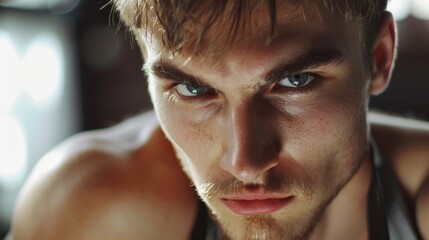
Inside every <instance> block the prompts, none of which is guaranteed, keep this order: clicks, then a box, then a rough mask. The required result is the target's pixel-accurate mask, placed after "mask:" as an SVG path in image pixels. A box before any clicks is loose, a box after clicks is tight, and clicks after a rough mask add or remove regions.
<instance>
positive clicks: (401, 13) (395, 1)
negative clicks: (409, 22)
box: [387, 0, 428, 21]
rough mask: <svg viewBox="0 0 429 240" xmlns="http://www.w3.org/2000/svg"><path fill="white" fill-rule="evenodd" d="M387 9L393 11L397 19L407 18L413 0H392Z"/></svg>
mask: <svg viewBox="0 0 429 240" xmlns="http://www.w3.org/2000/svg"><path fill="white" fill-rule="evenodd" d="M423 1H428V0H423ZM387 10H388V11H390V12H392V14H393V16H394V18H395V19H396V20H397V21H400V20H402V19H405V18H406V17H408V15H410V11H411V0H391V1H390V2H389V5H388V6H387Z"/></svg>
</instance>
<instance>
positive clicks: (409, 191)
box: [369, 114, 429, 239]
mask: <svg viewBox="0 0 429 240" xmlns="http://www.w3.org/2000/svg"><path fill="white" fill-rule="evenodd" d="M369 119H370V122H371V125H372V132H373V135H374V137H375V138H376V140H377V142H378V144H379V146H380V148H381V151H382V152H383V155H384V156H385V158H386V159H387V160H388V161H390V163H391V165H392V166H393V169H394V171H395V173H396V175H397V177H398V179H399V181H400V183H401V185H402V188H403V190H404V193H405V194H406V197H407V198H408V201H409V202H410V203H411V205H413V207H412V208H413V210H414V211H415V212H414V215H415V218H416V222H417V224H418V227H419V229H420V231H421V234H422V237H423V238H424V239H429V123H428V122H424V121H419V120H412V119H406V118H401V117H392V116H386V115H381V114H371V115H370V117H369Z"/></svg>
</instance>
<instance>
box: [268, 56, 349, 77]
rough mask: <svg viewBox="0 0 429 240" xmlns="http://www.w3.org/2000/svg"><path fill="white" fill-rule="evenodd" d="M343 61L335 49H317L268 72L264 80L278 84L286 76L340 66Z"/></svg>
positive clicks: (342, 57)
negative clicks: (323, 67)
mask: <svg viewBox="0 0 429 240" xmlns="http://www.w3.org/2000/svg"><path fill="white" fill-rule="evenodd" d="M343 61H344V55H343V53H342V52H341V51H339V50H337V49H318V50H314V51H310V52H307V53H305V54H303V55H298V56H296V57H294V58H293V59H292V60H291V61H289V62H288V63H286V64H283V65H280V66H279V67H277V68H275V69H273V70H272V71H270V72H269V73H268V74H267V76H266V80H267V81H268V82H278V81H280V80H281V79H283V78H284V77H285V75H287V74H291V73H300V72H304V71H305V70H306V69H314V68H318V67H322V66H327V65H331V64H340V63H341V62H343Z"/></svg>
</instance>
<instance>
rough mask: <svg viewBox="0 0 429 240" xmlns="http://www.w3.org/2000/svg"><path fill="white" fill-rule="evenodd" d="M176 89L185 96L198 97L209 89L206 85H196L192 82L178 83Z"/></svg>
mask: <svg viewBox="0 0 429 240" xmlns="http://www.w3.org/2000/svg"><path fill="white" fill-rule="evenodd" d="M176 91H177V93H179V94H180V95H182V96H185V97H196V96H199V95H202V94H204V93H206V92H207V91H208V89H207V88H206V87H202V86H194V85H191V84H178V85H177V86H176Z"/></svg>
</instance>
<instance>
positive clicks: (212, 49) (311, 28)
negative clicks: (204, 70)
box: [137, 1, 363, 65]
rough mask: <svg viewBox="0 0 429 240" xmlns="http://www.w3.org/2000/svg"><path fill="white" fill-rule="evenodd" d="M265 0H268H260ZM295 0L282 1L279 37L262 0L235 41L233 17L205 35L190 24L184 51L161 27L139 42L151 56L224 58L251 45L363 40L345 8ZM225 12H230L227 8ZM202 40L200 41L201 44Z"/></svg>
mask: <svg viewBox="0 0 429 240" xmlns="http://www.w3.org/2000/svg"><path fill="white" fill-rule="evenodd" d="M260 2H262V1H260ZM303 2H305V4H304V3H300V4H297V3H291V2H286V1H279V4H278V5H277V8H276V25H275V26H276V28H275V38H273V39H272V38H270V37H271V36H270V31H271V26H272V25H271V23H272V22H271V21H272V18H271V16H270V12H269V11H268V10H267V9H266V6H264V5H262V4H256V5H254V6H253V7H252V9H251V14H250V15H249V18H247V19H245V20H246V22H244V23H241V25H239V26H238V27H240V28H239V29H238V30H237V35H236V38H235V39H234V41H233V42H232V43H231V42H228V41H229V40H230V39H229V38H231V34H230V32H229V31H228V30H227V29H229V28H228V27H229V24H231V23H230V22H229V21H230V20H231V18H224V19H223V18H220V19H219V20H218V21H217V22H215V23H214V24H213V26H212V27H211V28H210V30H209V31H207V33H206V34H205V35H204V37H203V38H201V32H202V31H203V29H199V28H192V27H189V26H188V27H187V28H185V29H184V39H185V41H184V44H183V47H182V49H181V51H180V53H179V54H177V53H173V52H172V51H169V50H168V49H166V48H165V47H164V45H163V41H162V39H161V37H160V33H159V32H157V31H155V30H153V29H152V30H149V31H148V32H146V33H144V34H143V33H137V37H138V39H139V43H140V44H141V47H142V48H144V52H145V53H146V55H145V58H146V60H148V61H150V60H151V59H152V60H153V58H160V57H161V58H164V59H175V58H180V59H181V61H186V59H188V60H189V59H191V58H192V59H193V60H195V59H198V60H200V61H204V62H205V64H206V65H207V64H209V62H211V63H213V62H220V61H219V60H221V58H224V57H225V56H226V55H228V53H230V52H232V51H235V52H237V51H241V52H243V53H245V52H246V51H247V50H248V49H250V48H251V49H252V50H253V51H261V52H266V50H267V49H269V48H275V47H276V46H278V45H279V44H283V45H284V44H288V45H289V47H290V48H305V47H310V46H314V45H318V46H319V47H321V48H323V47H324V46H325V47H327V48H332V47H331V46H330V45H336V46H338V47H339V48H343V49H339V50H340V51H346V50H347V49H346V48H347V46H349V45H350V41H353V42H354V43H363V41H362V34H361V33H362V30H361V24H360V21H358V20H353V19H347V18H346V17H345V16H344V14H340V13H339V12H334V11H330V10H329V9H327V8H326V7H325V6H323V3H322V1H303ZM225 14H228V12H226V13H225ZM197 45H198V46H197Z"/></svg>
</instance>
